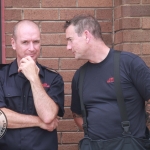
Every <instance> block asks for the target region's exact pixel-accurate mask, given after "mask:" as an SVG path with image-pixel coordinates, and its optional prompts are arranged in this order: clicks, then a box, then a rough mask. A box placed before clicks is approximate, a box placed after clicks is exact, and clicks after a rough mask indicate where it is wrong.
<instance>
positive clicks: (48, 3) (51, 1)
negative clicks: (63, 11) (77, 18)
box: [41, 0, 76, 8]
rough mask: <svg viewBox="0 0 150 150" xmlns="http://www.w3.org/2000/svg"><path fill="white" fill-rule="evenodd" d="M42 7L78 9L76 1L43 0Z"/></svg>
mask: <svg viewBox="0 0 150 150" xmlns="http://www.w3.org/2000/svg"><path fill="white" fill-rule="evenodd" d="M41 3H42V7H49V8H51V7H61V8H62V7H76V0H42V1H41Z"/></svg>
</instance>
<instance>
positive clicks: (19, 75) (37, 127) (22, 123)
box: [0, 20, 64, 150]
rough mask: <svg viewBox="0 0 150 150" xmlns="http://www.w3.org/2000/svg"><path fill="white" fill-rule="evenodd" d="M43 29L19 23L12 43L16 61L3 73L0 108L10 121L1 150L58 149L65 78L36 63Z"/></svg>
mask: <svg viewBox="0 0 150 150" xmlns="http://www.w3.org/2000/svg"><path fill="white" fill-rule="evenodd" d="M40 36H41V35H40V30H39V27H38V26H37V24H35V23H34V22H33V21H30V20H22V21H20V22H18V23H17V24H16V25H15V27H14V31H13V37H12V39H11V44H12V48H13V50H15V51H16V57H17V58H16V60H14V61H13V62H12V63H11V64H8V65H5V66H3V67H2V68H1V70H0V108H1V110H2V111H3V112H4V113H5V115H6V117H7V121H8V127H7V132H6V134H5V135H4V136H3V137H2V139H0V149H1V150H57V149H58V142H57V131H56V128H57V126H58V119H57V115H58V116H60V117H62V116H63V114H64V83H63V80H62V77H61V76H60V75H59V74H58V73H56V72H53V71H50V70H49V69H47V68H46V67H44V66H42V65H40V64H39V63H38V62H37V58H38V56H39V54H40V49H41V37H40Z"/></svg>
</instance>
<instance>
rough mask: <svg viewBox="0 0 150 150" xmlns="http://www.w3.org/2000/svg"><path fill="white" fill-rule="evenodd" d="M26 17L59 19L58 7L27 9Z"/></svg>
mask: <svg viewBox="0 0 150 150" xmlns="http://www.w3.org/2000/svg"><path fill="white" fill-rule="evenodd" d="M24 19H31V20H57V19H58V10H56V9H25V10H24Z"/></svg>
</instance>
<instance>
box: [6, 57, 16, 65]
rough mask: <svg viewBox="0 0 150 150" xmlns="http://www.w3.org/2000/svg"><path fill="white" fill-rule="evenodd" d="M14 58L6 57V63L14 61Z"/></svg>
mask: <svg viewBox="0 0 150 150" xmlns="http://www.w3.org/2000/svg"><path fill="white" fill-rule="evenodd" d="M14 60H15V58H11V59H10V58H7V59H6V64H9V63H11V62H12V61H14Z"/></svg>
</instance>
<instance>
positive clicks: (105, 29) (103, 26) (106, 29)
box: [100, 21, 113, 32]
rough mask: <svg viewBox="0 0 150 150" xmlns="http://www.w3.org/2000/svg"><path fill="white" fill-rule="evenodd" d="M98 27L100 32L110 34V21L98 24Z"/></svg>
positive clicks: (111, 26)
mask: <svg viewBox="0 0 150 150" xmlns="http://www.w3.org/2000/svg"><path fill="white" fill-rule="evenodd" d="M100 26H101V30H102V32H112V28H113V25H112V22H111V21H109V22H108V21H107V22H104V21H103V22H100Z"/></svg>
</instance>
